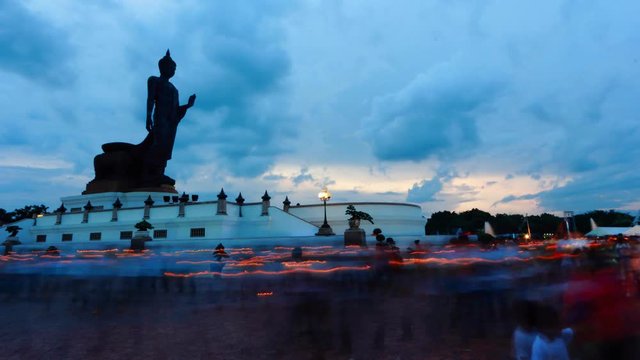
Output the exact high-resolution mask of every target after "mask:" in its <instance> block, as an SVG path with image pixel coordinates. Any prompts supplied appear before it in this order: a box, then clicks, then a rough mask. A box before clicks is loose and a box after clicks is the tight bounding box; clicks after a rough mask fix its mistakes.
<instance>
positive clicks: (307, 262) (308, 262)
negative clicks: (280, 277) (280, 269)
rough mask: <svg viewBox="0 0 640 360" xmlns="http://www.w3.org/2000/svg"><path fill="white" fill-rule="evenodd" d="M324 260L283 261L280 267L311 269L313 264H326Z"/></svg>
mask: <svg viewBox="0 0 640 360" xmlns="http://www.w3.org/2000/svg"><path fill="white" fill-rule="evenodd" d="M326 263H327V262H326V261H324V260H305V261H283V262H282V265H284V266H286V267H311V266H312V265H313V264H326Z"/></svg>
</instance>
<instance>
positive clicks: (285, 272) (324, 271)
mask: <svg viewBox="0 0 640 360" xmlns="http://www.w3.org/2000/svg"><path fill="white" fill-rule="evenodd" d="M370 268H371V266H369V265H365V266H339V267H335V268H331V269H304V268H303V269H289V270H281V271H265V270H256V271H243V272H239V273H221V272H215V271H198V272H192V273H186V274H179V273H173V272H165V273H164V275H165V276H170V277H185V278H187V277H193V276H203V275H219V276H223V277H239V276H247V275H288V274H295V273H312V274H328V273H333V272H338V271H363V270H369V269H370Z"/></svg>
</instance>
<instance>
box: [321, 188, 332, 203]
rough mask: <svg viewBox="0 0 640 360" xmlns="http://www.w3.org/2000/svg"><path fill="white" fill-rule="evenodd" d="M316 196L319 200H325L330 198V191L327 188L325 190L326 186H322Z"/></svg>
mask: <svg viewBox="0 0 640 360" xmlns="http://www.w3.org/2000/svg"><path fill="white" fill-rule="evenodd" d="M318 198H319V199H320V201H327V200H329V199H331V193H330V192H329V190H327V187H326V186H325V187H323V188H322V191H320V192H319V193H318Z"/></svg>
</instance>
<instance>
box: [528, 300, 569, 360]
mask: <svg viewBox="0 0 640 360" xmlns="http://www.w3.org/2000/svg"><path fill="white" fill-rule="evenodd" d="M537 313H538V316H537V323H538V330H539V333H538V335H537V336H536V338H535V340H534V341H533V346H532V348H531V360H569V350H568V345H569V343H570V342H571V340H572V339H573V330H572V329H571V328H565V329H561V327H560V316H559V315H558V312H557V311H556V309H554V308H553V307H551V306H540V307H539V308H538V311H537Z"/></svg>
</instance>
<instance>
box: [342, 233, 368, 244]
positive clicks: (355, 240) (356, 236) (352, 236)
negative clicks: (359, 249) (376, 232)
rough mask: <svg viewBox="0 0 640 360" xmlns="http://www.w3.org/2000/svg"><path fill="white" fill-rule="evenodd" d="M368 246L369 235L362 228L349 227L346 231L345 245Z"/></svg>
mask: <svg viewBox="0 0 640 360" xmlns="http://www.w3.org/2000/svg"><path fill="white" fill-rule="evenodd" d="M350 245H357V246H363V247H366V246H367V236H366V234H365V232H364V230H362V229H347V230H345V231H344V246H350Z"/></svg>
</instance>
